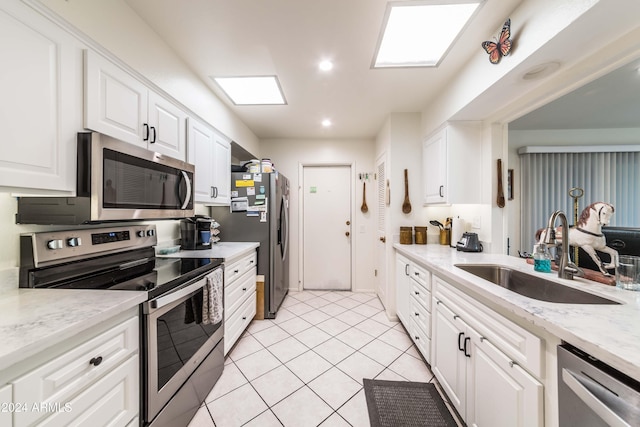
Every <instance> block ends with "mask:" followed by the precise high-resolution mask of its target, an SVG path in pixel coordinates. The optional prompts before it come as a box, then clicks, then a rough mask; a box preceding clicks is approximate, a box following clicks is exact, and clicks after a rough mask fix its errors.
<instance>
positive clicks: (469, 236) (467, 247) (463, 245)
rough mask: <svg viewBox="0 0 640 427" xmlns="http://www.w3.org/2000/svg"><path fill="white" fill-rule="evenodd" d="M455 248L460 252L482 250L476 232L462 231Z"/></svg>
mask: <svg viewBox="0 0 640 427" xmlns="http://www.w3.org/2000/svg"><path fill="white" fill-rule="evenodd" d="M456 249H457V250H459V251H462V252H482V243H480V239H478V234H477V233H463V234H462V237H461V238H460V241H459V242H458V243H456Z"/></svg>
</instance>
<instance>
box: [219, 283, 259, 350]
mask: <svg viewBox="0 0 640 427" xmlns="http://www.w3.org/2000/svg"><path fill="white" fill-rule="evenodd" d="M255 315H256V294H255V292H254V293H253V294H251V295H250V296H249V297H248V298H247V300H246V301H245V302H244V303H243V304H242V305H241V306H240V308H239V309H238V310H236V312H235V313H232V314H231V317H230V318H229V321H228V322H227V321H225V323H224V355H225V356H226V355H227V353H228V352H229V350H231V347H233V345H234V344H235V343H236V341H237V340H238V338H240V335H242V333H243V332H244V330H245V329H246V328H247V326H249V323H251V320H253V318H254V316H255Z"/></svg>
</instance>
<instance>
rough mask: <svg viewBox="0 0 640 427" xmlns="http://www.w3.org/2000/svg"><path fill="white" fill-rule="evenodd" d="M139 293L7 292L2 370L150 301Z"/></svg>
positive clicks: (0, 324)
mask: <svg viewBox="0 0 640 427" xmlns="http://www.w3.org/2000/svg"><path fill="white" fill-rule="evenodd" d="M146 299H147V293H146V292H138V291H112V290H109V291H107V290H105V291H100V290H93V289H91V290H81V289H20V288H15V289H7V290H4V291H2V292H0V342H1V343H2V345H0V370H3V369H6V368H8V367H10V366H11V365H13V364H14V363H16V362H19V361H22V360H24V359H25V358H27V357H30V356H33V355H35V354H37V353H39V352H41V351H43V350H46V349H47V348H48V347H51V346H53V345H55V344H58V343H60V342H62V341H64V340H66V339H68V338H71V337H73V336H74V335H76V334H78V333H80V332H82V331H84V330H87V329H89V328H91V327H93V326H96V325H98V324H100V323H101V322H104V321H105V320H107V319H109V318H111V317H113V316H116V315H117V314H119V313H122V312H124V311H126V310H128V309H130V308H132V307H135V306H137V305H138V304H140V303H142V302H144V301H146Z"/></svg>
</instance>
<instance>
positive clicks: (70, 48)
mask: <svg viewBox="0 0 640 427" xmlns="http://www.w3.org/2000/svg"><path fill="white" fill-rule="evenodd" d="M0 40H2V42H1V43H0V57H1V58H2V63H3V64H4V66H3V67H1V70H0V93H1V94H2V107H1V109H0V129H1V130H2V147H3V149H2V150H0V186H6V187H20V188H26V189H36V190H55V191H65V192H72V191H75V173H76V166H75V152H76V151H75V147H76V133H77V131H78V130H79V129H81V127H82V107H81V104H80V103H79V102H77V100H78V99H80V98H81V93H82V83H81V82H82V79H81V74H80V73H81V70H82V67H81V55H80V54H81V50H80V47H79V46H78V45H77V43H76V41H75V39H73V38H72V37H71V36H70V35H69V34H68V33H66V32H65V31H63V30H62V29H60V28H59V27H57V26H56V25H54V24H53V23H52V22H51V21H49V20H48V19H46V18H44V17H43V16H41V15H39V14H38V13H36V12H35V11H33V9H31V8H29V7H28V6H26V5H24V4H23V3H21V2H18V1H12V2H2V4H1V5H0ZM36 192H37V191H36Z"/></svg>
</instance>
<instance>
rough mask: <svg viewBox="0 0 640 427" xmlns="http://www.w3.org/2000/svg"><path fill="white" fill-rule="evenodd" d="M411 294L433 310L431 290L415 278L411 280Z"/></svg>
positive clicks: (428, 308)
mask: <svg viewBox="0 0 640 427" xmlns="http://www.w3.org/2000/svg"><path fill="white" fill-rule="evenodd" d="M411 296H412V297H413V298H415V299H416V300H417V301H419V302H420V303H421V304H422V305H423V307H424V308H425V309H426V310H427V311H431V292H429V291H428V290H427V289H426V288H425V287H424V286H422V285H421V284H420V283H419V282H416V281H415V280H412V281H411Z"/></svg>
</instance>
